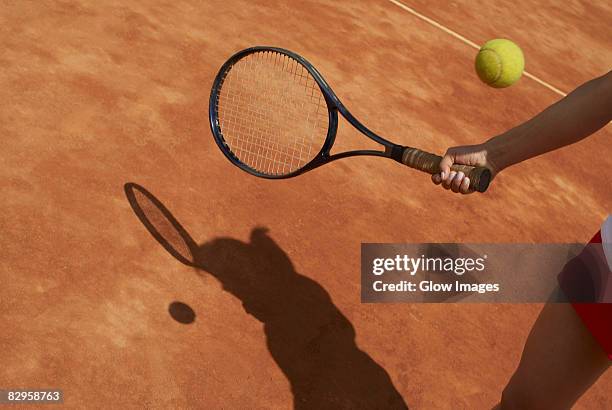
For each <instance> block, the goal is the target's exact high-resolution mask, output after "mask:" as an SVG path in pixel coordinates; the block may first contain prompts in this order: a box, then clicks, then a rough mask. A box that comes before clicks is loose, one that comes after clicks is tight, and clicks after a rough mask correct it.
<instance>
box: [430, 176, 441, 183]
mask: <svg viewBox="0 0 612 410" xmlns="http://www.w3.org/2000/svg"><path fill="white" fill-rule="evenodd" d="M431 180H432V181H433V183H434V184H436V185H440V184H441V183H442V176H441V175H440V174H433V175H432V176H431Z"/></svg>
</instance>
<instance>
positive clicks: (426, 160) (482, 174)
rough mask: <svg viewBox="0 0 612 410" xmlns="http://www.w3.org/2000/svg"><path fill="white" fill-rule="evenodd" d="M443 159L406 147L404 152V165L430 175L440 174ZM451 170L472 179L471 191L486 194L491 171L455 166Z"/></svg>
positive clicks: (481, 168) (482, 168)
mask: <svg viewBox="0 0 612 410" xmlns="http://www.w3.org/2000/svg"><path fill="white" fill-rule="evenodd" d="M441 160H442V157H441V156H439V155H435V154H430V153H429V152H425V151H421V150H419V149H416V148H410V147H406V148H404V151H403V152H402V164H404V165H407V166H409V167H410V168H414V169H418V170H419V171H423V172H427V173H428V174H431V175H433V174H439V173H440V171H441V169H440V161H441ZM451 170H453V171H456V172H463V173H464V174H465V176H466V177H468V178H469V179H470V189H472V190H474V191H478V192H485V191H486V190H487V188H488V187H489V183H490V182H491V171H490V170H489V169H488V168H485V167H472V166H469V165H461V164H454V165H453V166H452V167H451Z"/></svg>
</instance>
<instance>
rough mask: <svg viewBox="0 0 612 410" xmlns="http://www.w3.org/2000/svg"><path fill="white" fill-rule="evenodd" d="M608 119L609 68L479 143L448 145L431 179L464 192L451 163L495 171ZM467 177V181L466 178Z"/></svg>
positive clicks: (611, 99) (611, 101) (611, 109)
mask: <svg viewBox="0 0 612 410" xmlns="http://www.w3.org/2000/svg"><path fill="white" fill-rule="evenodd" d="M610 120H612V71H610V72H609V73H608V74H606V75H604V76H602V77H599V78H596V79H594V80H591V81H589V82H587V83H585V84H583V85H581V86H580V87H578V88H576V89H575V90H574V91H572V92H571V93H570V94H569V95H568V96H567V97H564V98H563V99H561V100H560V101H558V102H557V103H555V104H553V105H551V106H550V107H548V108H546V109H545V110H544V111H542V112H541V113H540V114H538V115H536V116H535V117H533V118H532V119H530V120H528V121H527V122H524V123H523V124H521V125H519V126H517V127H515V128H512V129H510V130H509V131H507V132H504V133H503V134H500V135H498V136H496V137H493V138H491V139H490V140H488V141H486V142H485V143H483V144H479V145H469V146H462V147H455V148H451V149H449V150H448V151H447V153H446V155H445V156H444V158H443V159H442V162H441V163H440V168H441V169H442V174H441V175H440V174H438V175H434V176H433V177H432V179H433V181H434V183H436V184H440V183H441V184H442V185H443V186H444V188H446V189H451V190H453V191H454V192H461V193H468V186H469V180H467V178H465V176H464V175H463V174H461V173H459V174H455V173H454V172H451V171H450V167H451V165H453V164H454V163H460V164H465V165H480V166H486V167H489V168H490V169H491V171H492V172H493V174H494V175H495V174H497V173H499V172H500V171H502V170H504V169H505V168H507V167H509V166H511V165H514V164H516V163H519V162H521V161H524V160H527V159H529V158H533V157H535V156H538V155H541V154H544V153H547V152H550V151H553V150H556V149H558V148H561V147H564V146H566V145H570V144H573V143H576V142H578V141H580V140H582V139H584V138H586V137H588V136H589V135H591V134H593V133H594V132H596V131H597V130H599V129H600V128H603V127H604V126H605V125H606V124H608V122H610ZM466 180H467V181H466Z"/></svg>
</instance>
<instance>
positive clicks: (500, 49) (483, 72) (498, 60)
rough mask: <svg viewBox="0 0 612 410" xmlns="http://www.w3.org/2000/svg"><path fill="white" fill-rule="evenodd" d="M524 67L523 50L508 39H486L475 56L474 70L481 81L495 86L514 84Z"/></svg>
mask: <svg viewBox="0 0 612 410" xmlns="http://www.w3.org/2000/svg"><path fill="white" fill-rule="evenodd" d="M524 68H525V58H524V57H523V52H522V51H521V49H520V48H519V46H517V45H516V44H514V43H513V42H512V41H510V40H506V39H503V38H498V39H495V40H489V41H487V42H486V43H485V44H484V45H483V46H482V47H481V48H480V51H479V52H478V55H477V56H476V72H477V73H478V77H480V79H481V80H482V82H483V83H485V84H488V85H490V86H491V87H495V88H504V87H509V86H511V85H512V84H514V83H515V82H516V81H517V80H518V79H519V78H521V75H522V74H523V69H524Z"/></svg>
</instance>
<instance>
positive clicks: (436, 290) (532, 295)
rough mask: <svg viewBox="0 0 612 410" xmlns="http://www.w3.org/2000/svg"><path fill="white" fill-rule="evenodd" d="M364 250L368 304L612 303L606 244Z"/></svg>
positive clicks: (366, 246)
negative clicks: (600, 259)
mask: <svg viewBox="0 0 612 410" xmlns="http://www.w3.org/2000/svg"><path fill="white" fill-rule="evenodd" d="M597 246H598V245H597V244H594V245H587V246H585V245H581V244H451V243H447V244H362V246H361V285H362V287H361V299H362V301H363V302H387V303H394V302H411V303H415V302H416V303H427V302H434V303H440V302H469V303H478V302H487V303H490V302H508V303H524V302H568V301H571V302H585V303H610V302H611V301H612V300H611V299H612V279H611V280H609V281H608V280H607V278H608V277H609V276H610V272H609V268H608V267H607V266H606V267H605V268H602V266H601V265H600V264H598V263H596V262H593V260H597V258H598V257H599V256H598V255H599V253H601V254H602V255H603V253H602V252H603V251H601V249H599V248H601V246H600V245H599V248H598V247H597Z"/></svg>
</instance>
